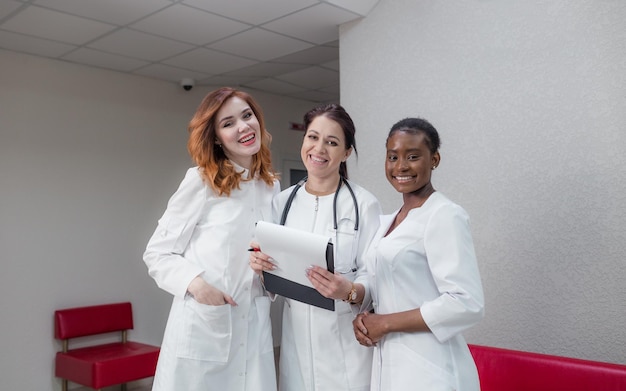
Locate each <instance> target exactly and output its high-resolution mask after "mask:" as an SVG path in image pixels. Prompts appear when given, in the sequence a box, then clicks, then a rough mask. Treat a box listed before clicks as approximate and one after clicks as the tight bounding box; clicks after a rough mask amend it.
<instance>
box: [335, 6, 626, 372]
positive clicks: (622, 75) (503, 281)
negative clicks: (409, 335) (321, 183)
mask: <svg viewBox="0 0 626 391" xmlns="http://www.w3.org/2000/svg"><path fill="white" fill-rule="evenodd" d="M624 20H626V2H624V1H618V0H606V1H592V0H575V1H571V0H554V1H547V2H546V1H538V0H533V1H512V0H508V1H488V0H470V1H435V0H420V1H414V0H381V1H380V3H379V4H378V5H377V6H376V8H374V9H373V10H372V11H371V12H370V14H369V15H368V16H367V18H365V19H363V20H361V21H358V22H354V23H351V24H349V25H345V26H343V27H342V29H341V30H340V31H341V35H340V36H341V39H340V50H341V96H342V104H343V105H344V106H346V108H347V109H348V111H349V112H350V113H351V114H352V115H353V117H354V118H355V122H356V125H357V129H358V137H357V138H358V146H359V147H360V154H361V159H360V160H359V161H358V165H355V164H354V160H352V163H353V164H352V167H351V169H352V172H351V175H352V176H353V178H354V179H355V180H357V181H358V182H360V183H361V184H363V185H364V186H365V187H366V188H369V189H371V190H373V191H374V193H376V194H377V195H378V196H379V198H380V200H381V202H382V203H383V206H384V209H385V211H386V212H389V213H390V212H392V211H393V210H395V208H397V207H399V206H400V204H401V196H400V195H399V194H396V193H395V191H394V190H393V189H392V188H391V186H390V185H389V184H388V183H387V181H386V179H385V177H384V171H383V164H384V163H383V160H384V142H385V138H386V134H387V132H388V130H389V128H390V127H391V125H392V124H393V123H394V122H396V121H397V120H399V119H401V118H404V117H407V116H422V117H424V118H426V119H428V120H430V121H431V122H432V123H433V124H434V125H435V127H437V128H438V130H439V132H440V133H441V136H442V141H443V145H442V149H441V154H442V161H441V165H440V168H438V169H437V170H436V171H435V173H434V184H435V187H436V188H437V189H438V190H439V191H441V192H443V193H445V194H447V195H448V196H449V197H451V198H452V199H453V200H456V201H457V202H458V203H459V204H461V205H462V206H464V207H465V208H466V209H467V210H468V212H469V214H470V216H471V219H472V229H473V235H474V239H475V242H476V249H477V253H478V260H479V266H480V270H481V273H482V278H483V283H484V289H485V293H486V318H485V319H484V321H483V322H482V323H481V324H480V325H479V326H477V327H476V328H474V329H472V330H471V331H470V332H468V333H466V337H467V339H468V340H469V341H470V342H474V343H482V344H488V345H495V346H501V347H508V348H516V349H523V350H531V351H538V352H545V353H552V354H559V355H568V356H574V357H580V358H586V359H593V360H602V361H610V362H616V363H622V364H626V328H625V327H624V324H626V283H625V282H624V280H625V278H626V260H625V256H626V207H625V205H626V95H625V94H626V92H625V91H626V28H624Z"/></svg>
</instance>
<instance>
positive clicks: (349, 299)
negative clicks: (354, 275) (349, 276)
mask: <svg viewBox="0 0 626 391" xmlns="http://www.w3.org/2000/svg"><path fill="white" fill-rule="evenodd" d="M344 301H345V302H348V303H354V302H355V301H356V286H354V283H352V288H351V289H350V292H348V297H347V298H346V299H345V300H344Z"/></svg>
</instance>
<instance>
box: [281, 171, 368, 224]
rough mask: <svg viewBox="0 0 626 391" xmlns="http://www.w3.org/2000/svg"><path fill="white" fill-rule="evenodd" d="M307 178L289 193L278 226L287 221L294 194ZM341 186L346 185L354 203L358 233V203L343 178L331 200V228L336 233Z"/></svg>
mask: <svg viewBox="0 0 626 391" xmlns="http://www.w3.org/2000/svg"><path fill="white" fill-rule="evenodd" d="M307 178H308V177H304V178H302V179H300V180H299V181H298V183H296V186H295V187H294V188H293V190H292V191H291V194H289V198H287V202H286V203H285V207H284V208H283V214H282V216H281V218H280V225H285V221H287V215H288V214H289V210H290V209H291V204H292V203H293V199H294V198H295V197H296V193H297V192H298V190H300V188H301V187H302V186H303V185H304V183H305V182H306V180H307ZM342 184H345V185H346V188H347V189H348V191H349V192H350V196H352V202H353V203H354V213H355V215H356V216H355V220H354V230H355V231H358V230H359V205H358V202H357V201H356V196H355V195H354V191H353V190H352V186H350V183H348V180H347V179H346V178H345V177H344V176H341V177H340V178H339V183H338V184H337V190H336V191H335V197H334V199H333V228H334V229H335V231H336V230H337V227H338V223H337V198H338V197H339V190H340V189H341V185H342Z"/></svg>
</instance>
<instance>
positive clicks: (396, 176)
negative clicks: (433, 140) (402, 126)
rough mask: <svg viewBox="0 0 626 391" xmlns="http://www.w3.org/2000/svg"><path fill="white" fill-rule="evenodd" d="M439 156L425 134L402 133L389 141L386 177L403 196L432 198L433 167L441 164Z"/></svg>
mask: <svg viewBox="0 0 626 391" xmlns="http://www.w3.org/2000/svg"><path fill="white" fill-rule="evenodd" d="M439 160H440V156H439V152H434V153H433V152H431V151H430V149H429V147H428V144H427V142H426V135H425V133H424V132H417V133H410V132H407V131H403V130H399V131H396V132H394V133H392V134H391V135H390V136H389V138H388V139H387V157H386V159H385V173H386V174H387V180H388V181H389V183H391V185H392V186H393V187H394V188H395V189H396V190H397V191H398V192H400V193H403V194H405V195H406V194H411V193H412V194H415V195H418V196H419V195H421V194H430V192H432V185H431V183H430V177H431V173H432V170H433V167H436V166H437V165H438V164H439Z"/></svg>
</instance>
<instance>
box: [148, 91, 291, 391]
mask: <svg viewBox="0 0 626 391" xmlns="http://www.w3.org/2000/svg"><path fill="white" fill-rule="evenodd" d="M269 143H270V135H269V133H268V132H267V131H266V129H265V124H264V119H263V114H262V112H261V109H260V107H259V105H258V104H257V103H256V102H255V101H254V99H253V98H252V97H251V96H250V95H248V94H247V93H245V92H242V91H238V90H235V89H232V88H220V89H218V90H216V91H213V92H211V93H209V94H208V95H207V96H206V97H205V98H204V100H203V101H202V103H201V104H200V106H199V107H198V110H197V111H196V113H195V115H194V116H193V118H192V119H191V121H190V123H189V141H188V145H187V147H188V150H189V154H190V155H191V157H192V159H193V160H194V162H195V163H196V164H197V166H196V167H193V168H190V169H189V170H188V171H187V174H186V176H185V178H184V179H183V181H182V183H181V184H180V186H179V188H178V190H177V191H176V192H175V193H174V195H173V196H172V197H171V198H170V200H169V203H168V205H167V209H166V210H165V213H164V214H163V216H162V217H161V219H160V220H159V223H158V227H157V229H156V231H155V232H154V234H153V236H152V238H151V239H150V241H149V243H148V245H147V248H146V252H145V254H144V261H145V263H146V265H147V266H148V271H149V274H150V276H151V277H152V278H154V280H155V281H156V283H157V285H158V286H159V287H160V288H161V289H163V290H165V291H167V292H169V293H171V294H172V295H174V300H173V303H172V308H171V310H170V315H169V319H168V322H167V326H166V328H165V335H164V337H163V344H162V347H161V354H160V356H159V362H158V365H157V371H156V375H155V378H154V385H153V390H163V391H173V390H185V391H194V390H208V389H216V390H217V389H219V390H231V391H234V390H242V391H243V390H249V391H252V390H275V389H276V372H275V369H274V356H273V343H272V333H271V324H270V318H269V311H270V300H269V298H268V297H267V296H265V294H264V290H263V287H262V285H261V283H260V281H259V277H258V276H257V275H256V274H255V273H253V272H252V270H250V268H249V266H248V252H247V251H246V250H247V245H248V243H249V242H250V240H251V239H252V237H253V231H254V223H255V222H256V221H258V220H268V219H270V217H271V202H272V197H273V196H274V195H275V194H276V193H277V192H278V191H279V189H280V187H279V184H278V181H277V178H276V177H275V176H274V172H273V169H272V165H271V156H270V149H269Z"/></svg>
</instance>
